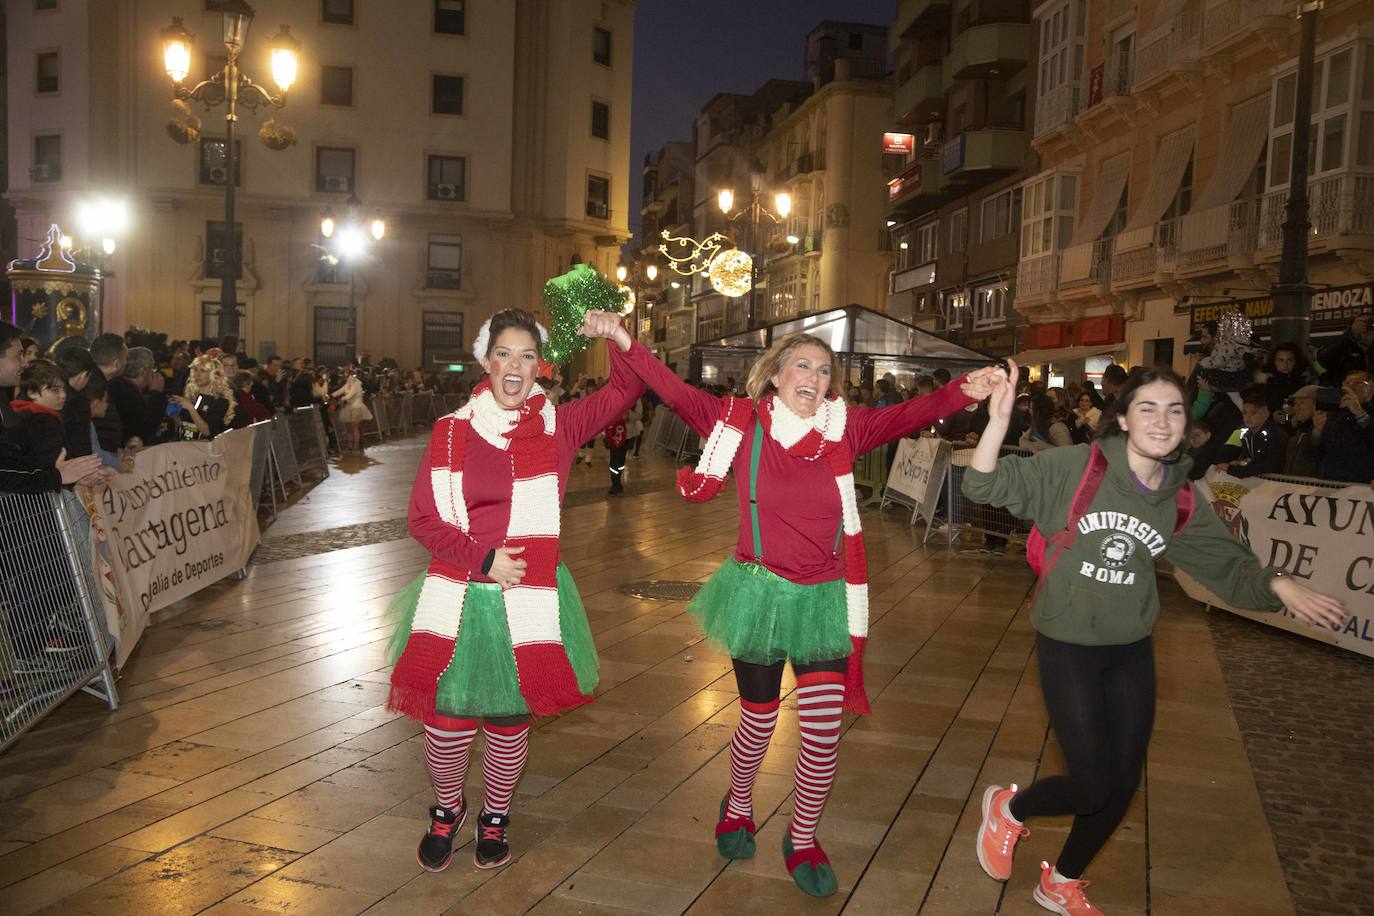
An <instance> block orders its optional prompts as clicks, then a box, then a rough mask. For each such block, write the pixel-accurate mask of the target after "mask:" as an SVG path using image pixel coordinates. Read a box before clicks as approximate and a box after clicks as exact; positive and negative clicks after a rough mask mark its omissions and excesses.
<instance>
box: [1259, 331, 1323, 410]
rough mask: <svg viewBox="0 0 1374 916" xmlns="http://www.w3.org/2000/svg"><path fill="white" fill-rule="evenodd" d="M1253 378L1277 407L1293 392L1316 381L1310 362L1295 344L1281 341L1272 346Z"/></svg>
mask: <svg viewBox="0 0 1374 916" xmlns="http://www.w3.org/2000/svg"><path fill="white" fill-rule="evenodd" d="M1255 380H1256V381H1257V382H1259V383H1260V384H1261V385H1263V386H1264V388H1265V389H1266V390H1267V391H1268V392H1269V402H1270V403H1271V404H1274V405H1275V407H1278V406H1280V405H1282V404H1283V402H1284V401H1285V400H1287V399H1288V398H1290V397H1292V396H1293V392H1295V391H1297V390H1298V389H1299V388H1302V387H1303V386H1304V385H1310V384H1312V383H1313V382H1315V381H1316V378H1315V377H1314V376H1313V374H1312V364H1311V363H1309V362H1308V361H1307V357H1306V356H1304V355H1303V353H1302V350H1301V349H1299V347H1298V345H1297V344H1291V343H1283V344H1279V345H1278V346H1277V347H1275V348H1274V350H1273V352H1272V353H1270V354H1269V358H1268V359H1266V360H1265V361H1264V368H1263V369H1262V370H1260V371H1259V372H1258V373H1256V374H1255Z"/></svg>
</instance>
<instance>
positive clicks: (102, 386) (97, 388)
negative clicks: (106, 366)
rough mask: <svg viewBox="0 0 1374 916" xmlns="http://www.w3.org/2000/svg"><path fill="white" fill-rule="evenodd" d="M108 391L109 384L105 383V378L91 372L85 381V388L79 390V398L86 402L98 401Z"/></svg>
mask: <svg viewBox="0 0 1374 916" xmlns="http://www.w3.org/2000/svg"><path fill="white" fill-rule="evenodd" d="M109 390H110V383H109V382H107V381H105V376H104V375H102V374H101V373H99V372H92V373H91V374H90V377H89V378H88V379H87V380H86V387H85V388H82V389H81V396H82V397H83V398H85V399H86V400H88V401H98V400H100V399H101V398H103V397H104V396H105V394H106V393H107V392H108V391H109Z"/></svg>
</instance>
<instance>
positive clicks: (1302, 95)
mask: <svg viewBox="0 0 1374 916" xmlns="http://www.w3.org/2000/svg"><path fill="white" fill-rule="evenodd" d="M1321 8H1322V4H1321V0H1300V2H1299V4H1298V20H1299V22H1300V23H1301V26H1302V35H1301V43H1300V44H1299V46H1298V85H1297V98H1296V99H1295V100H1294V112H1293V157H1292V171H1291V172H1289V178H1288V203H1287V205H1286V206H1285V208H1284V209H1285V211H1286V212H1285V218H1284V221H1283V253H1282V254H1281V255H1280V256H1279V280H1278V282H1277V283H1275V284H1274V285H1273V286H1272V287H1271V288H1270V298H1271V299H1272V300H1273V302H1274V331H1273V343H1274V344H1275V345H1277V344H1281V343H1291V344H1295V345H1297V347H1298V349H1299V352H1302V353H1306V352H1307V338H1308V334H1309V332H1310V331H1311V327H1310V326H1311V323H1312V287H1311V286H1310V285H1309V284H1308V282H1307V243H1308V240H1309V238H1310V233H1311V231H1312V223H1311V220H1310V218H1309V217H1310V208H1309V206H1308V199H1307V167H1308V156H1309V154H1308V146H1307V144H1308V142H1309V137H1310V136H1311V133H1312V80H1313V77H1314V75H1315V70H1316V65H1315V58H1316V51H1317V13H1318V11H1319V10H1321Z"/></svg>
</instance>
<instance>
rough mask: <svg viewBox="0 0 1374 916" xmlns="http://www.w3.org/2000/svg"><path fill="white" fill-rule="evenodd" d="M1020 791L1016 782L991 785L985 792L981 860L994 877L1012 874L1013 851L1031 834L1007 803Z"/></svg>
mask: <svg viewBox="0 0 1374 916" xmlns="http://www.w3.org/2000/svg"><path fill="white" fill-rule="evenodd" d="M1015 794H1016V784H1015V783H1012V786H1011V788H1010V789H1004V788H1003V787H1002V786H988V790H987V791H986V792H984V793H983V826H982V827H980V828H979V830H978V864H979V865H981V866H983V871H985V872H987V873H988V876H989V877H991V878H996V879H997V880H998V881H1005V880H1007V879H1008V878H1010V877H1011V855H1012V853H1013V852H1014V851H1015V850H1016V843H1017V841H1018V840H1020V839H1021V838H1022V837H1025V836H1030V831H1029V830H1027V829H1026V828H1025V826H1023V825H1021V824H1018V823H1016V822H1015V821H1012V820H1010V819H1008V818H1007V816H1006V815H1004V814H1003V813H1002V807H1003V805H1006V804H1008V803H1010V802H1011V798H1012V796H1013V795H1015Z"/></svg>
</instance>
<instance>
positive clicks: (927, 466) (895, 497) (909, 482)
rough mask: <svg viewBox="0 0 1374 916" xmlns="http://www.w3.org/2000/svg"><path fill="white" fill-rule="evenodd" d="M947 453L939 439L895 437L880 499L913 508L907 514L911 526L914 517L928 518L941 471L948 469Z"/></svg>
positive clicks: (937, 497)
mask: <svg viewBox="0 0 1374 916" xmlns="http://www.w3.org/2000/svg"><path fill="white" fill-rule="evenodd" d="M949 454H950V444H949V443H948V442H946V441H945V440H943V439H934V438H923V439H901V440H899V441H898V443H897V454H896V455H895V456H894V458H893V460H892V467H891V468H890V469H889V470H888V472H887V487H886V489H885V490H884V492H883V502H884V503H888V502H899V503H901V504H902V505H904V506H911V507H912V508H913V509H914V510H915V511H914V512H913V513H912V516H911V523H912V524H913V525H914V524H916V518H917V516H922V517H924V518H931V517H932V516H933V515H934V514H935V506H936V504H938V503H939V501H940V488H941V487H942V486H943V485H944V482H945V472H946V471H947V470H948V468H949Z"/></svg>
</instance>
